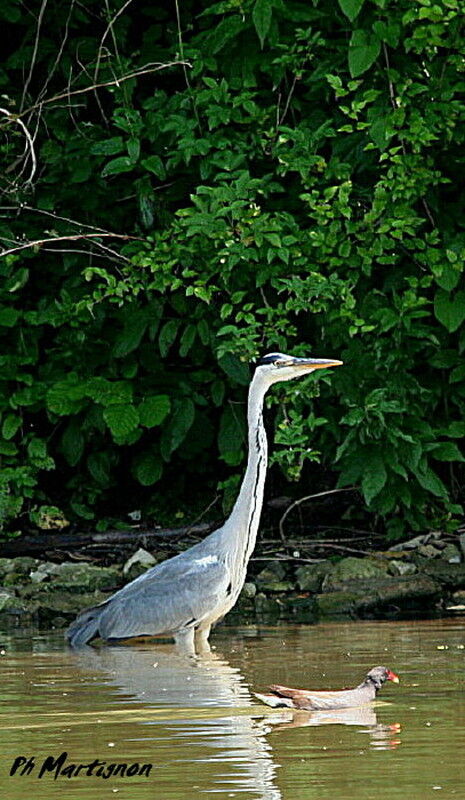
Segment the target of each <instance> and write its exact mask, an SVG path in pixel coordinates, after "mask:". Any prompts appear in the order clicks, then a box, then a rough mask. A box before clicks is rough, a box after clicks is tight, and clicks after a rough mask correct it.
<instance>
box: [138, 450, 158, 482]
mask: <svg viewBox="0 0 465 800" xmlns="http://www.w3.org/2000/svg"><path fill="white" fill-rule="evenodd" d="M132 472H133V475H134V476H135V477H136V478H137V480H138V481H139V483H141V484H142V486H152V485H153V484H154V483H156V482H157V481H159V480H160V478H161V476H162V474H163V462H162V461H161V459H160V457H159V456H158V455H156V454H155V453H149V452H147V453H142V455H140V456H138V457H137V458H136V459H135V460H134V464H133V468H132Z"/></svg>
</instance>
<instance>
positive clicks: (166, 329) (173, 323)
mask: <svg viewBox="0 0 465 800" xmlns="http://www.w3.org/2000/svg"><path fill="white" fill-rule="evenodd" d="M180 324H181V320H180V319H170V320H169V321H168V322H165V324H164V325H163V327H162V329H161V331H160V335H159V337H158V346H159V348H160V355H161V357H162V358H165V356H166V355H168V351H169V349H170V347H171V345H172V344H173V342H174V340H175V339H176V335H177V333H178V329H179V326H180Z"/></svg>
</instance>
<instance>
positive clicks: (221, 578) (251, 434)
mask: <svg viewBox="0 0 465 800" xmlns="http://www.w3.org/2000/svg"><path fill="white" fill-rule="evenodd" d="M340 364H342V361H337V360H334V359H329V358H295V357H294V356H289V355H285V354H284V353H269V354H267V355H265V356H264V357H263V358H261V359H260V360H259V361H258V362H257V364H256V368H255V372H254V375H253V379H252V381H251V383H250V387H249V396H248V405H247V422H248V460H247V467H246V471H245V475H244V478H243V480H242V485H241V488H240V490H239V494H238V497H237V500H236V502H235V504H234V507H233V509H232V512H231V514H230V516H229V517H228V519H227V520H226V522H225V523H224V525H222V526H221V528H218V529H217V530H215V531H214V532H213V533H211V534H210V535H209V536H207V537H206V538H205V539H203V541H201V542H198V543H197V544H195V545H193V547H190V548H189V549H188V550H185V551H184V552H182V553H179V555H177V556H174V557H173V558H169V559H167V560H166V561H163V562H161V563H160V564H156V566H154V567H152V568H151V569H149V570H147V572H145V573H144V574H143V575H140V576H139V577H138V578H136V579H135V580H133V581H131V583H128V584H127V585H126V586H123V588H122V589H119V591H117V592H115V593H114V594H113V595H112V596H111V597H110V598H109V599H108V600H105V601H104V602H103V603H100V604H99V605H97V606H94V607H93V608H89V609H86V610H84V611H82V612H81V613H80V614H79V616H78V617H77V618H76V619H75V620H74V622H72V623H71V625H70V627H69V628H68V631H67V633H66V636H67V639H68V641H69V643H70V644H71V645H72V646H73V647H78V646H82V645H84V644H86V643H87V642H89V641H91V640H92V639H94V638H96V637H97V636H100V637H101V638H102V639H106V640H115V639H129V638H132V637H137V636H139V637H140V636H161V635H164V636H172V637H174V639H175V642H176V644H177V645H179V646H180V647H181V648H182V649H183V650H184V651H186V652H190V653H195V650H196V648H197V649H198V650H202V649H203V650H205V649H208V637H209V635H210V630H211V627H212V625H214V624H215V623H216V622H218V620H220V619H222V618H223V617H224V616H225V614H227V613H228V611H230V610H231V608H232V607H233V606H234V604H235V603H236V600H237V598H238V597H239V593H240V591H241V589H242V586H243V585H244V581H245V576H246V570H247V564H248V561H249V559H250V556H251V555H252V552H253V549H254V547H255V541H256V538H257V532H258V523H259V520H260V514H261V510H262V504H263V491H264V484H265V475H266V469H267V451H268V448H267V439H266V433H265V427H264V424H263V401H264V397H265V393H266V392H267V390H268V389H269V388H270V386H272V384H274V383H278V382H279V381H288V380H292V379H293V378H300V377H302V376H304V375H307V374H308V373H310V372H313V371H314V370H316V369H322V368H325V367H336V366H339V365H340Z"/></svg>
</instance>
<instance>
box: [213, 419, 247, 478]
mask: <svg viewBox="0 0 465 800" xmlns="http://www.w3.org/2000/svg"><path fill="white" fill-rule="evenodd" d="M244 442H245V424H244V417H243V415H241V414H239V413H238V411H237V409H235V408H232V406H231V405H227V406H226V408H225V409H224V411H223V414H222V415H221V422H220V430H219V434H218V447H219V451H220V456H221V458H222V459H223V461H225V462H226V464H229V465H230V466H236V465H237V464H239V463H240V462H241V459H242V445H243V444H244Z"/></svg>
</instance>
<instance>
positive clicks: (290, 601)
mask: <svg viewBox="0 0 465 800" xmlns="http://www.w3.org/2000/svg"><path fill="white" fill-rule="evenodd" d="M281 603H282V612H281V614H282V616H284V617H285V618H286V619H292V620H293V621H294V622H303V623H305V624H307V625H308V624H311V623H314V622H316V621H317V619H318V612H317V604H316V602H315V596H314V595H312V596H311V597H296V596H295V595H294V596H291V597H283V598H281Z"/></svg>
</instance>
